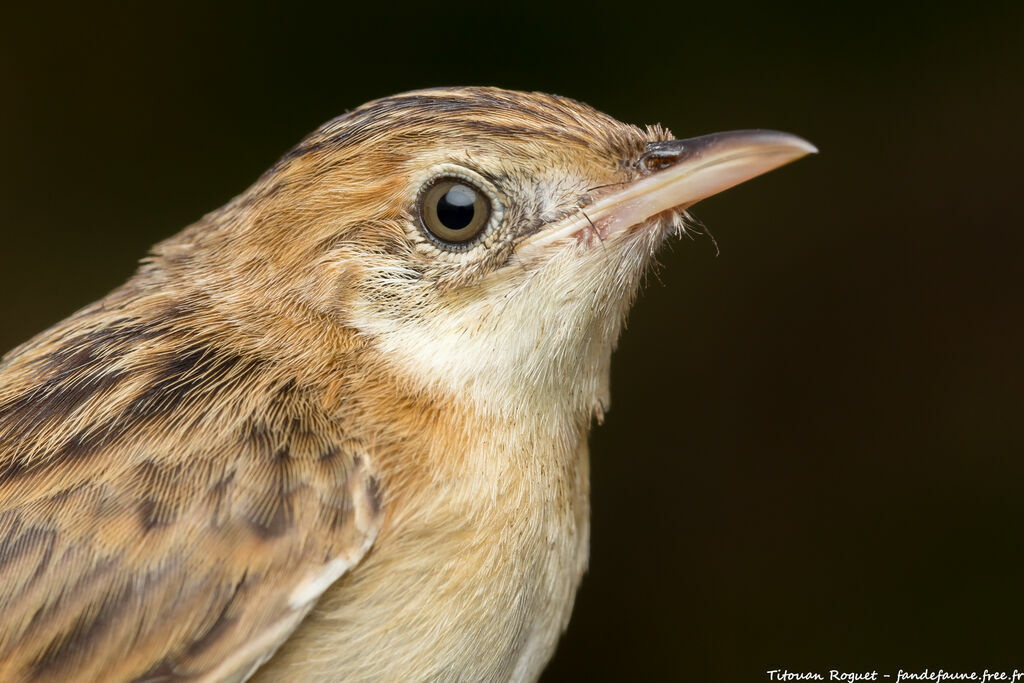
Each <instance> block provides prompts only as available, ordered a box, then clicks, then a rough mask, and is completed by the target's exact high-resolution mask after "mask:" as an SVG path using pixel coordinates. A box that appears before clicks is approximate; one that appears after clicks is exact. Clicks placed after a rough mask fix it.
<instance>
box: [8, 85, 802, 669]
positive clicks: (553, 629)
mask: <svg viewBox="0 0 1024 683" xmlns="http://www.w3.org/2000/svg"><path fill="white" fill-rule="evenodd" d="M813 151H814V148H813V147H812V146H811V145H809V144H808V143H806V142H805V141H803V140H801V139H799V138H797V137H794V136H792V135H788V134H784V133H776V132H770V131H741V132H733V133H724V134H716V135H710V136H706V137H700V138H694V139H690V140H674V139H672V136H671V135H670V134H669V132H668V131H667V130H665V129H664V128H661V127H658V126H653V127H648V128H646V129H642V128H638V127H635V126H631V125H626V124H623V123H620V122H618V121H616V120H615V119H612V118H610V117H608V116H606V115H604V114H602V113H600V112H597V111H595V110H594V109H592V108H590V107H588V106H586V105H584V104H581V103H579V102H576V101H574V100H570V99H566V98H562V97H554V96H550V95H544V94H539V93H519V92H510V91H505V90H499V89H494V88H452V89H443V90H426V91H418V92H412V93H406V94H403V95H397V96H394V97H388V98H385V99H381V100H376V101H374V102H370V103H368V104H366V105H364V106H362V107H359V108H358V109H355V110H353V111H351V112H349V113H348V114H345V115H344V116H341V117H339V118H337V119H335V120H333V121H331V122H329V123H327V124H326V125H324V126H323V127H321V128H320V129H319V130H317V131H315V132H314V133H313V134H312V135H310V136H309V137H308V138H306V139H305V140H303V141H302V142H301V143H300V144H299V145H298V146H296V147H295V148H294V149H293V150H291V151H290V152H288V153H287V154H285V155H284V156H283V157H282V158H281V159H280V161H278V162H277V163H276V164H275V165H274V166H273V167H272V168H271V169H270V170H268V171H267V172H266V173H264V174H263V176H262V177H260V178H259V179H258V180H257V181H256V183H255V184H254V185H253V186H252V187H250V188H249V189H248V190H247V191H245V192H244V193H243V194H241V195H240V196H238V197H236V198H235V199H233V200H231V201H230V202H228V203H227V204H226V205H225V206H223V207H222V208H220V209H218V210H216V211H214V212H212V213H210V214H208V215H207V216H204V217H203V218H202V219H200V220H199V221H198V222H197V223H195V224H193V225H191V226H190V227H188V228H186V229H185V230H184V231H182V232H181V233H179V234H178V235H175V236H174V237H171V238H170V239H168V240H166V241H164V242H162V243H160V244H158V245H157V246H156V247H155V248H154V249H153V251H152V253H151V255H150V256H149V257H148V258H146V259H145V260H144V261H143V262H142V264H141V266H140V268H139V270H138V271H137V273H136V274H135V275H134V276H133V277H132V278H131V279H130V280H129V281H128V282H127V283H125V284H124V285H123V286H122V287H120V288H118V289H117V290H115V291H114V292H112V293H111V294H109V295H108V296H107V297H105V298H104V299H102V300H101V301H98V302H96V303H94V304H92V305H90V306H87V307H86V308H84V309H83V310H81V311H79V312H78V313H76V314H74V315H73V316H71V317H70V318H68V319H66V320H64V321H62V322H60V323H58V324H57V325H56V326H54V327H53V328H51V329H49V330H47V331H46V332H43V333H42V334H40V335H39V336H37V337H35V338H34V339H32V340H31V341H29V342H27V343H25V344H24V345H22V346H20V347H19V348H17V349H15V350H14V351H12V352H11V353H9V354H8V355H7V356H6V357H5V358H4V359H3V361H2V363H0V612H2V613H3V615H4V618H3V620H2V621H0V680H54V681H56V680H59V681H69V680H90V681H93V680H102V681H120V680H151V681H174V680H185V679H188V680H193V679H195V680H199V679H201V680H204V681H238V680H244V679H246V678H248V677H250V676H254V677H255V678H257V679H260V680H267V681H276V680H301V681H327V680H348V679H358V680H366V679H381V680H427V679H430V680H456V679H458V680H515V681H520V680H533V679H536V678H537V677H538V676H539V675H540V672H541V670H542V668H543V667H544V665H545V663H546V662H547V660H548V659H549V658H550V657H551V654H552V652H553V651H554V648H555V645H556V642H557V640H558V637H559V635H560V634H561V632H562V631H563V630H564V629H565V628H566V625H567V624H568V621H569V615H570V612H571V610H572V603H573V598H574V595H575V592H576V588H577V586H578V585H579V582H580V579H581V576H582V574H583V572H584V569H585V568H586V565H587V552H588V523H589V522H588V520H589V484H588V468H589V464H588V455H587V439H588V434H589V430H590V426H591V423H592V419H593V417H594V416H595V415H596V416H597V417H598V418H600V417H601V415H602V414H603V410H604V409H605V407H606V406H607V405H608V376H609V363H610V358H611V353H612V349H613V347H614V346H615V343H616V339H617V337H618V335H619V332H620V330H621V327H622V324H623V320H624V318H625V316H626V313H627V311H628V309H629V306H630V304H631V302H632V300H633V298H634V296H635V294H636V292H637V288H638V284H639V282H640V280H641V277H642V275H643V273H644V270H645V268H646V267H647V266H648V264H649V263H650V262H651V259H652V256H653V255H654V254H655V252H656V251H657V250H658V248H659V246H660V245H661V244H662V243H663V242H664V241H665V239H666V238H667V237H668V236H669V235H671V234H673V233H676V232H680V231H682V230H684V218H685V214H684V211H685V209H686V208H687V207H688V206H690V205H691V204H693V203H694V202H696V201H698V200H700V199H702V198H704V197H707V196H709V195H711V194H714V193H716V192H718V191H720V190H723V189H726V188H728V187H731V186H732V185H735V184H737V183H740V182H743V181H744V180H747V179H749V178H752V177H754V176H756V175H759V174H761V173H764V172H766V171H769V170H771V169H773V168H776V167H778V166H781V165H782V164H785V163H787V162H790V161H793V160H794V159H797V158H799V157H801V156H804V155H805V154H808V153H809V152H813Z"/></svg>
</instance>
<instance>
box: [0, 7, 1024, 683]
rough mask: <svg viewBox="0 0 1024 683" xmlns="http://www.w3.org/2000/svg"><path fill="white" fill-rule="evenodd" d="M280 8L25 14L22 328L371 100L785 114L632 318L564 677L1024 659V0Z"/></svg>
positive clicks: (11, 49) (13, 107)
mask: <svg viewBox="0 0 1024 683" xmlns="http://www.w3.org/2000/svg"><path fill="white" fill-rule="evenodd" d="M275 4H277V5H278V7H276V8H273V9H269V8H266V7H263V6H260V5H257V4H255V3H239V4H236V5H231V6H227V5H217V6H216V8H214V7H213V6H205V5H193V6H189V5H183V4H175V5H173V6H164V7H162V8H161V7H160V6H158V5H156V4H153V5H147V6H145V7H136V8H134V9H122V10H113V9H107V10H102V11H99V10H95V9H84V8H82V7H78V6H73V5H70V4H69V5H67V6H60V5H59V4H58V5H55V4H45V5H40V6H39V7H38V8H37V9H34V10H31V11H30V15H24V14H22V15H18V12H22V13H23V12H24V10H15V14H14V15H11V14H10V12H11V10H6V11H5V12H6V13H5V16H4V23H5V24H6V27H5V28H6V29H7V31H6V33H7V34H8V35H7V37H6V38H5V39H4V41H3V43H2V44H0V87H2V93H3V94H2V97H3V100H2V107H0V110H2V111H0V124H2V129H0V130H2V138H0V139H2V140H3V149H4V153H3V163H2V166H0V169H2V170H0V179H2V183H0V230H2V235H3V238H4V239H3V243H2V244H3V247H2V249H0V291H2V295H0V314H2V320H3V322H2V326H0V346H2V347H3V348H4V349H7V348H10V347H12V346H13V345H15V344H16V343H18V342H21V341H23V340H25V339H26V338H28V337H29V336H30V335H32V334H33V333H35V332H37V331H39V330H41V329H42V328H44V327H46V326H48V325H50V324H52V323H54V322H56V321H57V320H59V319H60V318H62V317H63V316H65V315H67V314H69V313H71V312H72V311H74V310H75V309H77V308H78V307H80V306H82V305H84V304H86V303H87V302H89V301H91V300H93V299H95V298H97V297H99V296H101V295H102V294H103V293H105V292H106V291H108V290H109V289H111V288H113V287H115V286H116V285H117V284H118V283H120V282H121V281H122V280H124V279H125V278H126V277H127V276H128V275H129V274H130V273H131V272H132V270H133V267H134V265H133V264H134V262H135V261H136V260H137V259H138V258H139V257H141V256H142V255H143V254H145V252H146V249H147V247H148V246H149V245H150V244H152V243H153V242H154V241H156V240H158V239H160V238H162V237H164V236H166V235H169V234H171V233H173V232H175V231H176V230H177V229H179V228H181V227H183V226H185V225H186V224H188V223H189V222H191V221H193V220H195V219H196V218H198V217H199V216H200V215H201V214H203V213H205V212H206V211H209V210H211V209H213V208H216V207H217V206H219V205H220V204H222V203H223V202H225V201H226V200H227V199H229V198H230V197H231V196H233V195H234V194H236V193H238V192H240V191H241V190H243V189H244V188H245V187H246V186H247V184H248V183H250V182H251V181H252V180H254V179H255V178H256V176H257V175H258V174H259V173H260V172H261V171H262V170H263V169H264V168H266V167H267V166H269V165H270V164H271V163H272V162H273V161H274V160H275V158H276V157H277V156H278V155H280V154H281V153H282V152H284V151H285V150H286V149H287V148H288V147H290V146H291V145H292V144H293V143H295V142H296V141H298V140H299V139H300V138H301V137H302V136H303V135H304V134H305V133H307V132H309V131H310V130H312V129H313V128H314V127H316V126H317V125H319V124H320V123H321V122H322V121H324V120H326V119H328V118H330V117H333V116H335V115H337V114H339V113H341V112H343V111H344V110H346V109H349V108H351V107H354V106H356V105H358V104H360V103H362V102H363V101H365V100H368V99H370V98H374V97H378V96H383V95H388V94H391V93H394V92H398V91H401V90H406V89H410V88H417V87H424V86H435V85H449V84H487V85H500V86H505V87H511V88H519V89H535V90H545V91H551V92H557V93H560V94H565V95H570V96H572V97H575V98H577V99H581V100H583V101H586V102H588V103H590V104H593V105H594V106H596V107H598V108H599V109H602V110H604V111H606V112H608V113H610V114H612V115H614V116H616V117H618V118H620V119H622V120H624V121H630V122H635V123H653V122H657V121H660V122H661V123H664V124H665V125H667V126H669V127H670V128H671V129H672V130H673V131H674V132H675V133H676V134H677V135H678V136H680V137H687V136H691V135H696V134H701V133H707V132H712V131H717V130H726V129H732V128H750V127H769V128H778V129H782V130H789V131H792V132H795V133H798V134H800V135H803V136H805V137H806V138H808V139H809V140H811V141H813V142H814V143H816V144H817V145H818V146H819V147H820V149H821V154H820V155H819V156H818V157H816V158H812V159H808V160H804V161H801V162H799V163H797V164H795V165H793V166H792V167H788V168H785V169H783V170H781V171H777V172H775V173H772V174H770V175H769V176H766V177H764V178H761V179H758V180H756V181H753V182H751V183H749V184H748V185H744V186H742V187H740V188H737V189H735V190H731V191H729V192H727V193H726V194H724V195H723V196H721V197H715V198H713V199H711V200H709V201H707V202H705V203H704V204H701V205H699V206H698V207H697V210H696V214H697V216H698V217H699V218H701V219H703V221H704V222H705V223H706V224H707V225H708V226H709V227H710V229H711V231H712V232H713V233H714V235H715V236H716V238H717V240H718V243H719V245H720V246H721V255H720V256H718V257H717V258H716V256H715V249H714V248H713V246H712V244H711V243H710V241H708V240H707V239H697V240H695V241H689V240H686V239H683V240H681V241H678V242H676V243H674V244H672V245H671V247H670V248H669V249H667V250H666V251H665V253H664V255H663V258H662V262H663V264H664V268H663V269H661V270H660V271H659V274H658V277H656V278H655V277H652V278H651V281H650V286H649V287H648V290H647V292H646V294H645V295H644V296H643V297H642V298H641V300H640V301H639V303H638V304H637V306H636V309H635V311H634V314H633V316H632V318H631V321H630V326H629V329H628V330H627V331H626V333H625V335H624V336H623V339H622V343H621V346H620V349H619V351H618V353H617V355H616V358H615V364H614V376H613V393H614V402H613V403H614V405H613V410H612V411H611V413H610V414H609V417H608V421H607V423H606V424H605V425H604V426H603V427H601V428H600V429H598V430H596V432H595V434H594V436H593V504H594V514H593V521H594V533H593V553H592V559H591V570H590V573H589V575H588V576H587V578H586V579H585V581H584V583H583V588H582V591H581V593H580V595H579V599H578V602H577V606H576V611H575V614H574V616H573V621H572V624H571V626H570V628H569V632H568V634H567V636H566V637H565V638H564V640H563V642H562V644H561V646H560V648H559V651H558V654H557V656H556V658H555V660H554V661H553V663H552V664H551V666H550V668H549V670H548V673H547V675H546V676H545V681H559V680H583V679H618V680H642V679H648V680H652V679H659V680H689V681H759V680H766V679H767V676H766V674H765V671H766V670H767V669H774V668H788V669H790V670H808V669H811V670H827V669H828V668H834V667H838V668H847V669H862V670H863V669H879V670H881V671H883V672H889V673H892V674H895V673H896V669H898V668H903V669H923V668H924V667H926V666H927V667H931V668H932V669H933V670H934V669H937V668H939V667H944V668H946V669H947V670H948V669H967V670H972V669H978V670H981V669H984V668H1009V669H1012V668H1013V667H1015V666H1016V667H1020V668H1022V669H1024V621H1022V619H1024V578H1022V574H1024V566H1022V563H1024V542H1022V539H1024V502H1022V500H1021V497H1020V494H1019V491H1020V490H1021V486H1022V484H1024V428H1022V426H1021V424H1020V422H1021V417H1022V415H1021V413H1022V405H1024V363H1022V361H1021V351H1022V347H1024V315H1022V303H1024V297H1022V294H1024V284H1022V279H1024V253H1022V250H1024V209H1022V202H1021V199H1022V196H1021V195H1022V192H1021V190H1022V186H1024V183H1022V173H1021V161H1022V159H1024V156H1022V153H1024V144H1022V140H1021V135H1022V117H1021V114H1022V104H1024V85H1022V83H1024V47H1022V42H1024V12H1022V10H1021V7H1022V5H1021V3H1013V4H1006V5H984V6H978V7H974V8H972V9H967V8H966V7H967V4H966V3H963V8H962V9H958V8H949V9H943V8H940V7H936V6H930V5H927V4H925V3H921V4H920V7H918V8H917V9H907V10H896V9H893V8H892V7H890V6H887V5H882V4H877V5H871V4H859V5H856V6H855V7H841V6H839V5H832V4H828V3H821V4H820V5H819V6H817V7H815V6H805V7H800V6H792V5H789V6H781V5H778V4H777V3H770V4H769V3H763V4H762V5H761V6H759V7H743V6H740V5H736V4H724V3H718V4H714V5H712V4H711V3H700V4H696V3H689V4H685V3H672V4H663V5H653V4H650V3H617V4H615V5H611V4H609V5H604V6H600V5H587V6H577V7H569V6H558V5H556V4H554V3H547V4H543V5H539V6H535V7H526V6H524V5H522V4H517V3H500V2H499V3H494V2H489V3H480V4H473V5H459V4H452V3H438V2H422V3H420V4H417V5H412V6H398V5H393V4H387V3H373V2H370V3H365V4H362V6H358V7H356V6H353V4H352V3H345V2H342V1H341V0H338V1H337V2H334V3H330V4H320V5H315V6H313V5H303V4H294V5H287V3H275ZM286 5H287V7H286Z"/></svg>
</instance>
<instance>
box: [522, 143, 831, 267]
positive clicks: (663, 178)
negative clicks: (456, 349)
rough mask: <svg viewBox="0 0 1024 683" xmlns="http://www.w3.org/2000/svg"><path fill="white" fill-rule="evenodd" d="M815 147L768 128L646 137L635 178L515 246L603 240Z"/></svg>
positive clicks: (531, 247)
mask: <svg viewBox="0 0 1024 683" xmlns="http://www.w3.org/2000/svg"><path fill="white" fill-rule="evenodd" d="M817 151H818V150H817V148H815V147H814V145H812V144H811V143H809V142H807V141H806V140H804V139H802V138H798V137H797V136H795V135H791V134H789V133H780V132H778V131H772V130H737V131H730V132H728V133H713V134H711V135H703V136H701V137H697V138H689V139H687V140H670V141H667V142H651V143H648V145H647V149H646V151H645V152H644V154H643V155H642V156H641V157H640V159H639V160H638V162H637V164H638V166H639V169H640V172H641V173H642V175H641V177H640V178H638V179H637V180H634V181H632V182H630V183H627V184H624V185H616V186H612V187H610V188H608V190H607V192H605V193H603V194H600V195H599V196H597V198H596V199H595V200H594V201H593V203H591V204H590V205H589V206H587V207H586V209H585V210H584V211H582V212H579V214H577V215H573V216H571V217H570V218H569V219H567V220H566V221H565V222H564V223H562V224H559V225H556V226H551V227H550V228H549V229H547V230H541V231H540V232H538V233H537V234H535V235H533V236H531V237H529V238H527V239H525V240H523V241H522V242H521V243H520V244H519V246H518V247H517V248H516V251H517V252H519V253H521V254H524V255H525V253H528V252H531V251H533V250H535V249H539V248H541V247H544V246H547V245H551V244H553V243H555V242H562V241H565V240H569V239H571V238H574V239H576V240H580V239H582V238H583V237H584V236H585V235H587V234H588V233H590V234H592V233H593V232H595V231H596V232H597V234H598V236H599V237H600V238H601V239H605V238H606V237H608V236H610V235H612V234H614V233H617V232H624V231H626V230H628V229H629V228H631V227H633V226H635V225H640V224H642V223H644V222H645V221H647V220H648V219H649V218H651V217H653V216H657V215H658V214H660V213H662V212H664V211H669V210H676V211H681V210H683V209H686V208H687V207H690V206H692V205H694V204H696V203H697V202H699V201H700V200H701V199H704V198H706V197H710V196H711V195H713V194H718V193H719V192H721V191H723V190H727V189H729V188H730V187H733V186H735V185H739V184H740V183H742V182H745V181H747V180H750V179H751V178H755V177H757V176H759V175H761V174H762V173H767V172H768V171H771V170H773V169H776V168H778V167H779V166H784V165H785V164H788V163H790V162H791V161H796V160H797V159H799V158H801V157H803V156H806V155H808V154H814V153H815V152H817ZM584 213H585V215H580V214H584Z"/></svg>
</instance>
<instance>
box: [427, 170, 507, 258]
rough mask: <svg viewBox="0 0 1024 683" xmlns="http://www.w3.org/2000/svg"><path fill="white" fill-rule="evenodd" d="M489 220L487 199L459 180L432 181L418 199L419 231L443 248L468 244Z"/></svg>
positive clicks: (441, 179) (464, 181)
mask: <svg viewBox="0 0 1024 683" xmlns="http://www.w3.org/2000/svg"><path fill="white" fill-rule="evenodd" d="M490 216H491V202H490V199H488V197H487V195H486V194H484V193H483V192H482V191H481V190H479V189H477V188H476V187H475V186H473V185H472V184H471V183H469V182H468V181H466V180H463V179H462V178H440V179H438V180H435V181H433V182H432V183H431V184H430V185H429V186H428V187H427V189H426V191H424V192H423V194H422V195H421V199H420V220H421V221H422V223H423V227H424V228H425V229H426V231H427V233H429V234H430V235H431V236H432V237H434V238H435V239H437V240H439V241H440V242H443V243H446V244H465V243H466V242H469V241H470V240H472V239H473V238H474V237H476V236H477V235H479V234H480V233H481V231H483V229H484V228H485V227H486V226H487V221H488V219H489V218H490Z"/></svg>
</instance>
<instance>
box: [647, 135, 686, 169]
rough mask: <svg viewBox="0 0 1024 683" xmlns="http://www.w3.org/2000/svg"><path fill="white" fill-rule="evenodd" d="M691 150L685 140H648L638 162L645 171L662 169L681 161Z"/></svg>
mask: <svg viewBox="0 0 1024 683" xmlns="http://www.w3.org/2000/svg"><path fill="white" fill-rule="evenodd" d="M689 151H690V150H689V148H688V145H686V144H685V141H683V140H662V141H659V142H648V143H647V146H646V148H645V150H644V154H643V156H641V157H640V159H639V162H638V163H639V165H640V166H641V167H642V168H643V170H645V171H648V172H650V171H660V170H661V169H663V168H668V167H669V166H672V165H674V164H675V163H677V162H678V161H680V160H681V159H682V158H683V157H684V156H686V155H687V154H688V153H689Z"/></svg>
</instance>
